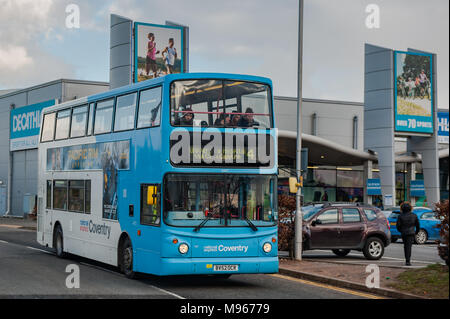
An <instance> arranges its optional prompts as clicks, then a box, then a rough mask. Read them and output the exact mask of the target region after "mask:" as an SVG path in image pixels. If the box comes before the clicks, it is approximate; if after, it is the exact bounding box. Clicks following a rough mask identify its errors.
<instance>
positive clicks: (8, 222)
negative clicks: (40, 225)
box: [0, 216, 37, 230]
mask: <svg viewBox="0 0 450 319" xmlns="http://www.w3.org/2000/svg"><path fill="white" fill-rule="evenodd" d="M0 225H2V226H3V227H9V228H16V229H30V230H36V229H37V221H36V219H33V218H30V217H27V218H22V217H16V216H10V217H5V216H2V217H0Z"/></svg>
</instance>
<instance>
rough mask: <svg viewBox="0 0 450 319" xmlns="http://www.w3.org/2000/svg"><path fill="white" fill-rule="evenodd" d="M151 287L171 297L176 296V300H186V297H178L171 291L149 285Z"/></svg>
mask: <svg viewBox="0 0 450 319" xmlns="http://www.w3.org/2000/svg"><path fill="white" fill-rule="evenodd" d="M149 286H150V287H153V288H155V289H156V290H159V291H161V292H164V293H166V294H169V295H171V296H174V297H175V298H178V299H186V298H184V297H182V296H180V295H177V294H176V293H174V292H171V291H168V290H165V289H162V288H159V287H156V286H153V285H149Z"/></svg>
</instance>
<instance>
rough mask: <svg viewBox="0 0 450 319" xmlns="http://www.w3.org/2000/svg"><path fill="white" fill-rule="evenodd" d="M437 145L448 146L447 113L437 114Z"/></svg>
mask: <svg viewBox="0 0 450 319" xmlns="http://www.w3.org/2000/svg"><path fill="white" fill-rule="evenodd" d="M437 115H438V143H444V144H448V112H438V114H437Z"/></svg>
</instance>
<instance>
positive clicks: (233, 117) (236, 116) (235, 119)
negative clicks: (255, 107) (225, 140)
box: [230, 111, 241, 127]
mask: <svg viewBox="0 0 450 319" xmlns="http://www.w3.org/2000/svg"><path fill="white" fill-rule="evenodd" d="M233 113H237V111H233ZM240 120H241V114H233V115H231V121H230V126H233V127H238V126H239V121H240Z"/></svg>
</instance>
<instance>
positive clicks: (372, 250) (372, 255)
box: [363, 237, 384, 260]
mask: <svg viewBox="0 0 450 319" xmlns="http://www.w3.org/2000/svg"><path fill="white" fill-rule="evenodd" d="M363 254H364V257H366V258H367V259H369V260H378V259H380V258H381V257H383V254H384V244H383V241H382V240H381V239H379V238H377V237H370V238H369V239H367V241H366V244H365V246H364V248H363Z"/></svg>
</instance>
